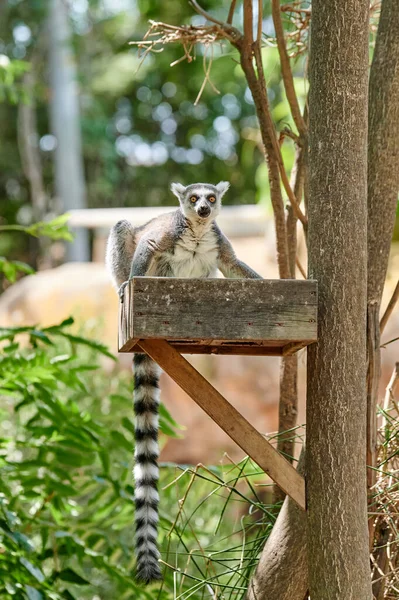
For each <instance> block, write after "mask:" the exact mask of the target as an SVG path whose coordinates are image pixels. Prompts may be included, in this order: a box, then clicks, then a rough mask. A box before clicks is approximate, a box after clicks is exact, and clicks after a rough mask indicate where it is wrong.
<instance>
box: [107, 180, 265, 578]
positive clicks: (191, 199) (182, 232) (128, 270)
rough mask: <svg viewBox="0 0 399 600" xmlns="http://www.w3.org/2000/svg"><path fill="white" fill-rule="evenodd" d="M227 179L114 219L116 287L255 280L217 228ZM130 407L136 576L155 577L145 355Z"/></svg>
mask: <svg viewBox="0 0 399 600" xmlns="http://www.w3.org/2000/svg"><path fill="white" fill-rule="evenodd" d="M228 188H229V184H228V183H227V182H224V181H222V182H220V183H218V184H217V185H216V186H214V185H210V184H207V183H194V184H192V185H189V186H187V187H184V186H183V185H181V184H180V183H173V184H172V186H171V190H172V192H173V193H174V194H175V196H177V198H178V199H179V202H180V208H178V209H177V210H176V211H174V212H171V213H168V214H165V215H162V216H160V217H157V218H155V219H152V220H151V221H149V222H148V223H146V224H145V225H143V226H141V227H133V226H132V225H131V224H130V223H129V222H128V221H119V222H118V223H117V224H116V225H115V226H114V227H113V229H112V230H111V233H110V236H109V239H108V245H107V256H106V262H107V266H108V269H109V271H110V272H111V275H112V278H113V280H114V282H115V285H116V286H117V288H118V290H119V295H120V297H121V300H123V293H124V289H125V286H126V285H127V283H128V281H129V279H131V278H132V277H134V276H140V275H141V276H143V275H152V276H159V277H193V278H204V277H215V276H216V271H217V269H220V271H221V272H222V274H223V275H224V276H225V277H231V278H251V279H255V278H260V276H259V275H258V274H257V273H255V271H253V270H252V269H251V268H250V267H248V266H247V265H246V264H245V263H243V262H241V261H239V260H238V259H237V258H236V255H235V253H234V250H233V248H232V246H231V244H230V242H229V241H228V239H227V238H226V237H225V236H224V235H223V233H222V232H221V231H220V229H219V227H218V226H217V225H216V223H215V218H216V216H217V215H218V214H219V212H220V208H221V200H222V197H223V196H224V194H225V193H226V191H227V190H228ZM133 363H134V376H135V381H134V410H135V415H136V429H135V438H136V449H135V468H134V477H135V504H136V540H135V541H136V553H137V579H139V580H141V581H144V582H146V583H149V582H150V581H153V580H155V579H160V577H161V573H160V568H159V563H158V559H159V551H158V548H157V542H156V538H157V524H158V500H159V497H158V491H157V484H158V465H157V459H158V453H159V452H158V405H159V384H158V380H159V375H160V370H159V367H158V366H157V365H156V364H155V363H154V362H153V361H152V360H151V359H150V358H149V357H148V356H147V355H146V354H135V355H134V359H133Z"/></svg>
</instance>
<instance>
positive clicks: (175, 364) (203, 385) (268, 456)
mask: <svg viewBox="0 0 399 600" xmlns="http://www.w3.org/2000/svg"><path fill="white" fill-rule="evenodd" d="M139 345H140V346H141V348H142V349H143V350H144V351H145V352H146V353H147V354H148V355H149V356H151V358H152V359H153V360H155V361H156V362H157V363H158V364H159V366H160V367H161V368H162V369H163V370H164V371H165V372H166V373H167V374H168V375H169V376H170V377H171V378H172V379H173V380H174V381H175V382H176V383H177V384H178V385H179V386H180V387H181V388H182V389H183V390H184V391H185V392H186V393H187V394H188V395H189V396H190V397H191V398H192V399H193V400H194V401H195V402H196V403H197V404H198V405H199V406H200V407H201V408H202V409H203V410H204V411H205V412H206V413H207V414H208V415H209V416H210V417H211V419H212V420H213V421H215V423H217V424H218V425H219V427H221V428H222V429H223V431H225V432H226V433H227V434H228V435H229V436H230V437H231V438H232V439H233V440H234V441H235V442H236V443H237V444H238V445H239V446H240V448H242V449H243V450H244V452H246V453H247V454H248V455H249V456H250V457H251V458H252V459H253V460H254V461H255V462H256V463H257V464H258V465H259V466H260V467H261V468H262V469H263V470H264V471H265V473H267V474H268V475H269V476H270V477H271V479H273V481H275V482H276V483H277V485H278V486H279V487H281V489H282V490H284V492H285V493H286V494H288V495H289V496H290V497H291V498H292V499H293V500H294V501H295V502H296V503H297V504H298V505H299V506H300V507H301V508H303V509H305V482H304V479H303V477H301V475H299V473H297V471H296V470H295V469H294V468H293V467H292V466H291V464H290V463H289V462H288V461H287V460H285V458H284V457H283V456H281V454H279V453H278V452H277V450H275V449H274V448H273V446H272V445H271V444H270V443H269V442H268V441H267V440H266V439H265V438H264V437H263V436H262V435H261V434H260V433H259V432H258V431H257V430H256V429H255V428H254V427H253V426H252V425H251V424H250V423H249V422H248V421H247V420H246V419H245V418H244V417H243V416H242V415H241V414H240V413H239V412H238V411H237V410H236V409H235V408H234V406H232V405H231V404H230V403H229V402H228V401H227V400H226V399H225V398H224V397H223V396H222V395H221V394H220V393H219V392H218V391H217V390H215V388H214V387H213V386H212V385H211V384H210V383H209V382H208V381H207V380H206V379H205V378H204V377H203V376H202V375H201V374H200V373H198V371H196V369H194V367H193V366H192V365H191V364H190V363H189V362H188V361H187V360H186V359H185V358H183V357H182V356H181V355H180V354H179V353H178V352H177V351H176V350H175V349H174V348H172V347H171V346H170V345H169V344H168V343H167V342H165V341H164V340H140V342H139Z"/></svg>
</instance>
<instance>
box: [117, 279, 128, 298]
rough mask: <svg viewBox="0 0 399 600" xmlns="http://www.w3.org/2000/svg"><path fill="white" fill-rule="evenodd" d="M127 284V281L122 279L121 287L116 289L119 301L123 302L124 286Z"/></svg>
mask: <svg viewBox="0 0 399 600" xmlns="http://www.w3.org/2000/svg"><path fill="white" fill-rule="evenodd" d="M127 285H129V282H128V281H124V282H123V283H122V285H121V287H120V288H119V290H118V295H119V300H120V301H121V302H123V298H124V296H125V288H126V286H127Z"/></svg>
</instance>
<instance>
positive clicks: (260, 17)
mask: <svg viewBox="0 0 399 600" xmlns="http://www.w3.org/2000/svg"><path fill="white" fill-rule="evenodd" d="M262 22H263V0H258V35H257V38H256V40H257V42H258V44H261V43H262Z"/></svg>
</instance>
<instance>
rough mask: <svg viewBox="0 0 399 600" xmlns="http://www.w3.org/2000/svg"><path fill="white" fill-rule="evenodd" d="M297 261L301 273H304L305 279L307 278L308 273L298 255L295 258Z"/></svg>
mask: <svg viewBox="0 0 399 600" xmlns="http://www.w3.org/2000/svg"><path fill="white" fill-rule="evenodd" d="M295 263H296V266H297V267H298V269H299V272H300V274H301V275H302V277H303V278H304V279H307V275H306V272H305V269H304V268H303V266H302V264H301V262H300V260H299V258H298V257H296V259H295Z"/></svg>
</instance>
